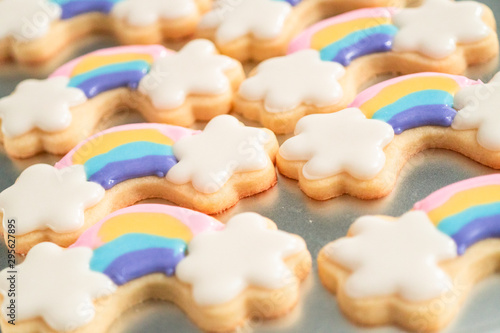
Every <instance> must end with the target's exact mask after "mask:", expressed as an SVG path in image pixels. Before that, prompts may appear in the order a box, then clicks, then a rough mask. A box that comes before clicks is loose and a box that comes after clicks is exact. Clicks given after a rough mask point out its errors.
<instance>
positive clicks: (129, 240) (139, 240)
mask: <svg viewBox="0 0 500 333" xmlns="http://www.w3.org/2000/svg"><path fill="white" fill-rule="evenodd" d="M150 248H169V249H172V250H174V251H176V252H177V253H185V252H186V249H187V244H186V242H185V241H183V240H182V239H178V238H165V237H161V236H156V235H149V234H140V233H132V234H126V235H123V236H120V237H118V238H116V239H114V240H113V241H112V242H109V243H107V244H104V245H103V246H101V247H99V248H97V249H95V250H94V253H93V255H92V259H91V260H90V269H91V270H93V271H96V272H104V271H105V270H106V268H107V267H108V266H109V265H110V264H111V263H112V262H113V261H114V260H115V259H117V258H119V257H121V256H122V255H124V254H127V253H130V252H135V251H140V250H146V249H150Z"/></svg>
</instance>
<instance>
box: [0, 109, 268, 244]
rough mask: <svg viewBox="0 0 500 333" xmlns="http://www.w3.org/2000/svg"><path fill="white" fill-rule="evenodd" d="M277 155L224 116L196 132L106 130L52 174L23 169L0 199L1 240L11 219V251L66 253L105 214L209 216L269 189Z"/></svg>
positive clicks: (257, 134)
mask: <svg viewBox="0 0 500 333" xmlns="http://www.w3.org/2000/svg"><path fill="white" fill-rule="evenodd" d="M277 150H278V142H277V140H276V137H275V136H274V134H273V133H272V132H271V131H269V130H266V129H259V128H252V127H245V126H244V125H243V124H241V123H239V122H238V120H237V119H236V118H234V117H232V116H228V115H223V116H219V117H216V118H214V119H213V120H212V121H210V122H209V123H208V124H207V126H206V128H205V130H204V131H203V132H199V131H193V130H189V129H185V128H183V127H176V126H170V125H162V124H133V125H124V126H118V127H114V128H111V129H108V130H106V131H103V132H101V133H98V134H96V135H94V136H92V137H90V138H89V139H87V140H85V141H83V142H82V143H80V144H79V145H78V146H76V147H75V148H74V149H73V150H72V151H71V152H69V153H68V154H67V155H66V156H65V157H64V158H63V159H62V160H61V161H60V162H58V163H57V164H56V165H55V167H52V166H50V165H46V164H35V165H33V166H31V167H29V168H27V169H26V170H25V171H23V173H21V175H20V176H19V178H18V179H17V181H16V183H15V184H14V185H12V186H11V187H9V188H7V189H6V190H4V191H3V192H1V193H0V209H1V211H2V218H3V223H4V229H3V235H4V238H5V240H6V241H8V225H9V223H8V221H9V220H12V219H14V220H15V223H16V251H17V252H19V253H26V252H27V251H28V250H29V249H30V248H31V247H33V246H34V245H35V244H37V243H40V242H43V241H52V242H54V243H56V244H58V245H60V246H63V247H67V246H69V245H71V244H72V243H73V242H75V240H76V239H77V238H78V237H79V236H80V235H81V234H82V233H83V232H84V231H85V230H86V229H88V228H90V227H91V226H92V225H94V224H95V223H97V222H98V221H99V220H101V219H102V218H104V217H105V216H107V215H109V214H110V213H112V212H113V211H116V210H117V209H120V208H124V207H128V206H130V205H133V204H135V203H137V202H139V201H141V200H145V199H152V198H161V199H165V200H168V201H171V202H173V203H175V204H178V205H181V206H184V207H188V208H193V209H196V210H198V211H202V212H205V213H210V214H215V213H218V212H221V211H223V210H226V209H228V208H230V207H231V206H233V205H235V204H236V203H237V202H238V201H239V200H240V199H241V198H245V197H248V196H251V195H254V194H257V193H260V192H263V191H265V190H267V189H269V188H271V187H272V186H274V185H275V184H276V181H277V180H276V171H275V167H274V160H275V155H276V153H277ZM28 206H29V207H39V209H36V210H35V209H33V210H31V209H29V210H28V209H26V207H28Z"/></svg>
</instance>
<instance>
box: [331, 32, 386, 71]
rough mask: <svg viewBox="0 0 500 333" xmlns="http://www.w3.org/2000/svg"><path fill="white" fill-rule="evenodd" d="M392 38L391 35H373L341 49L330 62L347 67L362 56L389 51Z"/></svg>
mask: <svg viewBox="0 0 500 333" xmlns="http://www.w3.org/2000/svg"><path fill="white" fill-rule="evenodd" d="M393 38H394V36H393V35H387V34H373V35H371V36H368V37H366V38H363V39H362V40H360V41H359V42H357V43H355V44H352V45H350V46H348V47H345V48H343V49H342V50H340V51H339V52H338V53H337V55H336V56H335V58H333V59H332V61H335V62H338V63H340V64H341V65H343V66H348V65H349V64H350V63H351V61H353V60H354V59H356V58H359V57H362V56H364V55H367V54H372V53H378V52H388V51H391V50H392V40H393Z"/></svg>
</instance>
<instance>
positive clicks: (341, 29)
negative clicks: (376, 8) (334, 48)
mask: <svg viewBox="0 0 500 333" xmlns="http://www.w3.org/2000/svg"><path fill="white" fill-rule="evenodd" d="M391 23H392V20H391V19H390V18H388V17H366V18H360V19H356V20H352V21H347V22H343V23H339V24H335V25H331V26H329V27H326V28H325V29H323V30H320V31H318V32H317V33H316V34H314V36H313V37H312V39H311V47H312V48H313V49H315V50H321V49H323V48H324V47H326V46H328V45H330V44H332V43H334V42H336V41H338V40H340V39H342V38H344V37H345V36H347V35H349V34H350V33H353V32H355V31H359V30H363V29H368V28H372V27H375V26H378V25H382V24H391Z"/></svg>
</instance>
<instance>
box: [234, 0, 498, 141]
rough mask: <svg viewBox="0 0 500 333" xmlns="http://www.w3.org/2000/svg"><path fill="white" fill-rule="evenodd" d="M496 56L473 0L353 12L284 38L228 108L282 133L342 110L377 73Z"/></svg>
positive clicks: (491, 26) (491, 30)
mask: <svg viewBox="0 0 500 333" xmlns="http://www.w3.org/2000/svg"><path fill="white" fill-rule="evenodd" d="M497 54H498V37H497V34H496V28H495V19H494V16H493V13H492V12H491V10H490V9H489V8H488V7H486V6H485V5H483V4H480V3H477V2H473V1H467V2H454V1H450V0H427V1H426V2H425V3H424V4H423V5H422V6H421V7H418V8H406V9H395V8H369V9H360V10H356V11H352V12H349V13H346V14H343V15H339V16H335V17H332V18H330V19H327V20H325V21H322V22H320V23H317V24H315V25H313V26H312V27H310V28H308V29H307V30H305V31H304V32H303V33H302V34H300V35H299V36H298V37H296V38H295V39H294V40H293V41H292V42H291V44H290V47H289V55H287V56H285V57H277V58H273V59H269V60H266V61H264V62H263V63H261V64H260V65H258V66H257V68H256V69H254V70H253V72H252V73H250V77H249V78H248V79H246V80H245V81H244V82H243V83H242V84H241V86H240V88H239V91H238V94H237V95H236V98H235V106H234V109H235V111H236V112H237V113H240V114H242V115H243V116H245V117H246V118H249V119H251V120H257V121H260V122H261V123H262V124H263V125H264V126H265V127H267V128H269V129H271V130H273V131H274V132H275V133H280V134H282V133H290V132H293V129H294V127H295V124H296V123H297V121H298V120H299V119H300V118H302V117H303V116H305V115H307V114H312V113H331V112H335V111H339V110H342V109H344V108H346V107H347V106H348V105H349V103H351V102H352V100H353V99H354V98H355V96H356V93H357V91H358V89H359V88H360V87H361V86H363V85H364V84H366V83H367V82H368V81H369V80H371V79H373V78H374V77H375V76H377V75H381V74H389V73H392V74H412V73H417V72H441V73H448V74H462V73H463V72H464V71H465V69H466V68H467V66H469V65H473V64H478V63H483V62H486V61H488V60H490V59H492V58H494V57H495V55H497ZM322 62H326V63H324V64H323V63H322Z"/></svg>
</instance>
